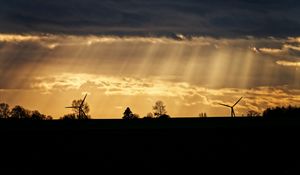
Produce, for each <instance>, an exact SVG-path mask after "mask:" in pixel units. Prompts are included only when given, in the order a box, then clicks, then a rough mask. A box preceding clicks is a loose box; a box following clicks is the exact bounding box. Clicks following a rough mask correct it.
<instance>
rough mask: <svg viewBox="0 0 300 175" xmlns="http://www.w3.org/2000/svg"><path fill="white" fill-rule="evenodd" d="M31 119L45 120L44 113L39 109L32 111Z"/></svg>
mask: <svg viewBox="0 0 300 175" xmlns="http://www.w3.org/2000/svg"><path fill="white" fill-rule="evenodd" d="M31 119H32V120H46V119H47V118H46V115H44V114H41V113H40V112H39V111H32V112H31Z"/></svg>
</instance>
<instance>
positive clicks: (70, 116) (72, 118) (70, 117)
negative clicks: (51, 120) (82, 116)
mask: <svg viewBox="0 0 300 175" xmlns="http://www.w3.org/2000/svg"><path fill="white" fill-rule="evenodd" d="M59 119H60V120H76V119H77V117H76V115H75V114H66V115H64V116H63V117H60V118H59Z"/></svg>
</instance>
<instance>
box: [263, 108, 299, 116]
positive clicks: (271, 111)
mask: <svg viewBox="0 0 300 175" xmlns="http://www.w3.org/2000/svg"><path fill="white" fill-rule="evenodd" d="M299 116H300V107H296V106H288V107H284V106H283V107H274V108H268V109H266V110H265V111H264V112H263V117H265V118H282V117H299Z"/></svg>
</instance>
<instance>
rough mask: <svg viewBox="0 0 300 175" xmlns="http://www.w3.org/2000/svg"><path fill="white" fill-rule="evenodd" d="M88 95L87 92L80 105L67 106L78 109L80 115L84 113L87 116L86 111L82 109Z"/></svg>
mask: <svg viewBox="0 0 300 175" xmlns="http://www.w3.org/2000/svg"><path fill="white" fill-rule="evenodd" d="M86 96H87V94H85V96H84V98H83V100H82V102H81V103H80V105H79V106H68V107H66V108H72V109H78V117H81V114H83V115H84V116H85V117H86V118H87V116H86V114H85V112H84V111H83V109H82V108H83V106H84V101H85V99H86Z"/></svg>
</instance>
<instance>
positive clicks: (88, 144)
mask: <svg viewBox="0 0 300 175" xmlns="http://www.w3.org/2000/svg"><path fill="white" fill-rule="evenodd" d="M0 139H1V140H0V141H1V142H0V150H1V155H0V159H1V161H4V163H1V164H0V167H1V169H0V171H6V173H5V174H10V173H11V174H13V173H18V174H32V173H35V174H45V172H47V174H74V173H79V174H111V173H118V174H120V173H122V174H128V173H129V174H132V173H134V174H141V175H142V174H174V173H179V174H215V173H218V174H221V173H222V174H241V175H242V174H275V173H276V174H278V173H279V174H300V157H299V156H300V143H299V141H300V119H285V120H284V119H276V120H266V119H263V118H234V119H233V118H204V119H201V118H198V119H169V120H132V121H125V120H90V121H0ZM7 172H9V173H7ZM1 174H3V173H1Z"/></svg>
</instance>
